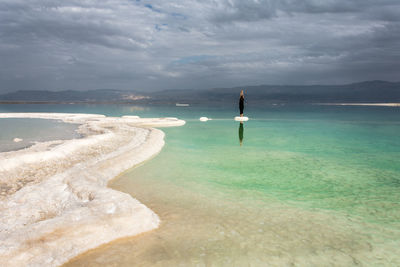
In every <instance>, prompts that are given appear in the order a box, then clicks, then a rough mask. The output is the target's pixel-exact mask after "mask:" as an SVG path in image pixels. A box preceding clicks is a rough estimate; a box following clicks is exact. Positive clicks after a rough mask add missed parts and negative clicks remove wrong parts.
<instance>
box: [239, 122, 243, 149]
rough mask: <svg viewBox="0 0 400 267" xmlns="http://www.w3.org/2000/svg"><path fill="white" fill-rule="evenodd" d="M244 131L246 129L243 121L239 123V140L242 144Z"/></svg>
mask: <svg viewBox="0 0 400 267" xmlns="http://www.w3.org/2000/svg"><path fill="white" fill-rule="evenodd" d="M243 131H244V128H243V122H240V123H239V142H240V145H242V143H243Z"/></svg>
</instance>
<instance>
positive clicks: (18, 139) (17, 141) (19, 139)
mask: <svg viewBox="0 0 400 267" xmlns="http://www.w3.org/2000/svg"><path fill="white" fill-rule="evenodd" d="M13 141H14V143H19V142H22V141H23V139H21V138H18V137H15V138H14V139H13Z"/></svg>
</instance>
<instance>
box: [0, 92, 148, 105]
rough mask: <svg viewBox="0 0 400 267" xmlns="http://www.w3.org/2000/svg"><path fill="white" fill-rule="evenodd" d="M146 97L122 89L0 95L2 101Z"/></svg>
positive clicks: (127, 99) (110, 100)
mask: <svg viewBox="0 0 400 267" xmlns="http://www.w3.org/2000/svg"><path fill="white" fill-rule="evenodd" d="M146 98H148V97H146V96H143V95H139V94H134V93H132V92H129V91H124V90H113V89H99V90H90V91H73V90H68V91H58V92H55V91H33V90H32V91H31V90H23V91H16V92H12V93H7V94H3V95H0V101H2V102H56V103H63V102H85V103H88V102H90V103H91V102H124V101H126V102H130V101H136V100H140V99H146Z"/></svg>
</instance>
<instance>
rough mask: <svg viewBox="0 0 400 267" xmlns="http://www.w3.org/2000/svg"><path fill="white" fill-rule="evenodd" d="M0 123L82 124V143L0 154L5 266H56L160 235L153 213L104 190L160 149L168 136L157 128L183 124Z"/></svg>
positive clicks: (68, 118) (107, 120)
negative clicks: (119, 242)
mask: <svg viewBox="0 0 400 267" xmlns="http://www.w3.org/2000/svg"><path fill="white" fill-rule="evenodd" d="M0 118H42V119H58V120H62V121H64V122H66V123H76V124H80V126H79V133H80V134H82V135H83V136H84V138H81V139H74V140H62V141H61V140H59V141H57V140H56V141H49V142H43V143H38V144H35V145H34V146H32V147H29V148H27V149H24V150H19V151H13V152H5V153H0V240H1V241H2V242H1V244H0V266H9V265H12V266H58V265H61V264H63V263H65V262H66V261H68V260H69V259H71V258H73V257H75V256H76V255H78V254H80V253H82V252H84V251H86V250H88V249H91V248H94V247H97V246H99V245H101V244H104V243H107V242H110V241H112V240H115V239H117V238H120V237H125V236H133V235H136V234H139V233H142V232H145V231H149V230H152V229H154V228H157V227H158V225H159V222H160V220H159V218H158V216H157V215H156V214H155V213H154V212H152V211H151V210H150V209H148V208H147V207H146V206H144V205H143V204H141V203H140V202H139V201H137V200H136V199H133V198H132V197H131V196H130V195H128V194H125V193H122V192H119V191H115V190H112V189H110V188H108V187H107V184H108V182H109V181H110V180H112V179H113V178H115V177H116V176H118V175H119V174H120V173H121V172H123V171H125V170H127V169H129V168H131V167H133V166H135V165H138V164H140V163H142V162H144V161H145V160H147V159H149V158H151V157H152V156H154V155H156V154H157V153H158V152H159V151H160V150H161V149H162V147H163V145H164V133H163V132H162V131H160V130H157V129H154V128H152V127H167V126H180V125H183V124H185V122H184V121H182V120H178V119H176V118H158V119H141V118H139V117H136V116H123V117H121V118H119V117H105V116H103V115H94V114H63V113H0Z"/></svg>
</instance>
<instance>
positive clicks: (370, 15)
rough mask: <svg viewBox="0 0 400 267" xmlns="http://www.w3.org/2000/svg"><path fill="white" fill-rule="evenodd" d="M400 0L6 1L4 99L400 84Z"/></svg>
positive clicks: (1, 43)
mask: <svg viewBox="0 0 400 267" xmlns="http://www.w3.org/2000/svg"><path fill="white" fill-rule="evenodd" d="M399 73H400V1H399V0H199V1H195V0H170V1H161V0H154V1H145V0H140V1H139V0H130V1H128V0H76V1H73V0H72V1H70V0H63V1H61V0H60V1H56V0H0V92H7V91H13V90H22V89H24V90H31V89H44V90H66V89H76V90H87V89H99V88H115V89H136V90H162V89H201V88H214V87H232V86H240V85H257V84H341V83H348V82H357V81H363V80H374V79H381V80H389V81H399V80H400V78H399V77H400V75H399Z"/></svg>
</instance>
